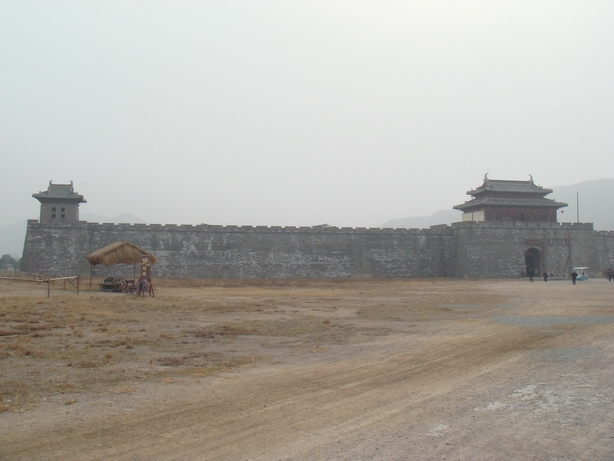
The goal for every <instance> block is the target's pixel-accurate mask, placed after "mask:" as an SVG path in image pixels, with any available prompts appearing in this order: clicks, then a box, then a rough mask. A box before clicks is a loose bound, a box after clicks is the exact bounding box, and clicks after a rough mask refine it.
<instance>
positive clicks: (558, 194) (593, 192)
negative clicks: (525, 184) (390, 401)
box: [548, 179, 614, 230]
mask: <svg viewBox="0 0 614 461" xmlns="http://www.w3.org/2000/svg"><path fill="white" fill-rule="evenodd" d="M551 189H552V190H553V192H552V194H550V195H549V196H548V198H550V197H552V198H554V199H556V201H557V202H565V203H567V204H568V205H569V206H568V207H566V208H563V209H562V210H561V211H562V213H561V211H559V222H577V214H578V213H577V211H578V209H579V215H580V220H579V221H580V222H592V223H593V226H594V228H595V230H614V213H612V208H613V205H612V202H613V201H614V179H598V180H595V181H584V182H581V183H579V184H573V185H571V186H559V187H551ZM576 193H577V196H578V199H579V200H578V201H579V207H577V205H576V204H577V201H576Z"/></svg>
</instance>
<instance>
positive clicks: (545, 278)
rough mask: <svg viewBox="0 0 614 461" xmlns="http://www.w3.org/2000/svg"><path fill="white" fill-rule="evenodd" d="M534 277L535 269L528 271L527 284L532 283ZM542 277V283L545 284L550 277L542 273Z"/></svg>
mask: <svg viewBox="0 0 614 461" xmlns="http://www.w3.org/2000/svg"><path fill="white" fill-rule="evenodd" d="M535 276H536V271H535V269H529V282H531V283H533V278H534V277H535ZM542 277H543V278H544V282H547V281H548V278H549V277H550V272H548V271H544V273H543V274H542Z"/></svg>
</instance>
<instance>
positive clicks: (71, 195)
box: [32, 181, 87, 203]
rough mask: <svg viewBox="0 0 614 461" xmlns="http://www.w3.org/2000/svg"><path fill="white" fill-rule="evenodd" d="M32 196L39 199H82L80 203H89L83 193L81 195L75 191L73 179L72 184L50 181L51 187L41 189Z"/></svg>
mask: <svg viewBox="0 0 614 461" xmlns="http://www.w3.org/2000/svg"><path fill="white" fill-rule="evenodd" d="M32 197H34V198H36V199H38V200H46V199H54V198H57V199H70V200H80V203H87V201H86V200H85V199H84V198H83V195H79V194H78V193H77V192H75V189H74V187H73V183H72V181H71V182H70V184H53V182H52V181H49V187H48V188H47V190H46V191H40V192H39V193H38V194H32Z"/></svg>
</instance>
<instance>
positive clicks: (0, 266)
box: [0, 255, 21, 271]
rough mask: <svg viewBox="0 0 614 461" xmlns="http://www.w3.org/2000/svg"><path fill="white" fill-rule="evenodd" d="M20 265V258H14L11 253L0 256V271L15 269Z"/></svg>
mask: <svg viewBox="0 0 614 461" xmlns="http://www.w3.org/2000/svg"><path fill="white" fill-rule="evenodd" d="M20 267H21V258H19V259H15V258H13V257H12V256H11V255H2V257H1V258H0V271H8V270H16V271H18V270H19V268H20Z"/></svg>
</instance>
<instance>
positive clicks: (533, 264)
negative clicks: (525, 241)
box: [524, 248, 544, 277]
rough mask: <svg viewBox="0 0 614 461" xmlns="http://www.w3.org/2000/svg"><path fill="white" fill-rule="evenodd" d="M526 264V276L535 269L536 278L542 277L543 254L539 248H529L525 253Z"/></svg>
mask: <svg viewBox="0 0 614 461" xmlns="http://www.w3.org/2000/svg"><path fill="white" fill-rule="evenodd" d="M524 264H525V271H526V274H529V271H530V270H531V269H533V270H534V271H535V272H534V273H535V275H536V276H538V277H539V276H540V275H541V273H542V270H543V267H544V261H543V257H542V252H541V251H539V250H538V249H537V248H529V249H528V250H527V251H525V253H524Z"/></svg>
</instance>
